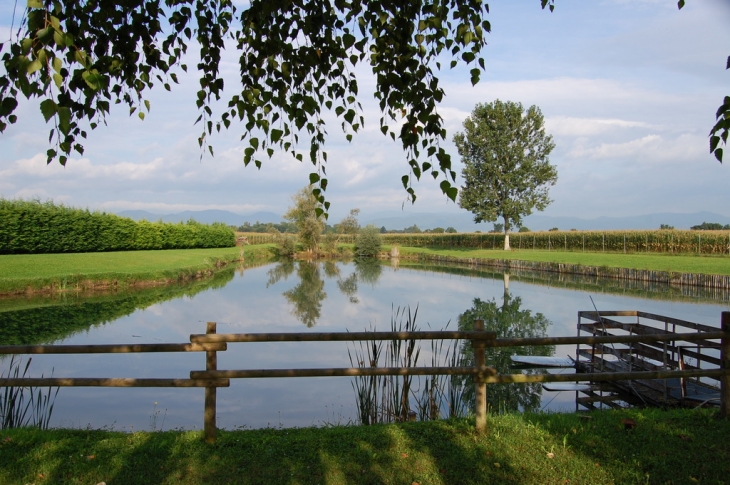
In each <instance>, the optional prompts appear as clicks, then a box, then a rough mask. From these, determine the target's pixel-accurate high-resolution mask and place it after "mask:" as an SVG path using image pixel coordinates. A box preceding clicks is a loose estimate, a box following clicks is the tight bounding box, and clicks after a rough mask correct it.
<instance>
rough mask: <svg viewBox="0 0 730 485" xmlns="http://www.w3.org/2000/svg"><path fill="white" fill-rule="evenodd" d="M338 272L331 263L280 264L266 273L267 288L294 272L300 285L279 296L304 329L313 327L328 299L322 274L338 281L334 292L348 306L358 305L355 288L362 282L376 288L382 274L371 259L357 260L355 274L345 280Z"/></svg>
mask: <svg viewBox="0 0 730 485" xmlns="http://www.w3.org/2000/svg"><path fill="white" fill-rule="evenodd" d="M340 268H341V267H340V266H339V265H338V264H337V263H336V262H334V261H324V262H320V261H292V260H282V261H280V262H279V263H278V264H277V265H276V266H274V267H273V268H271V269H270V270H269V271H268V276H269V280H268V282H267V283H266V287H267V288H268V287H269V286H272V285H275V284H276V283H278V282H279V281H281V280H282V279H283V280H286V279H288V278H289V276H291V275H292V274H293V273H294V272H295V271H296V274H297V277H298V278H299V283H298V284H297V285H296V286H295V287H294V288H292V289H291V290H288V291H285V292H283V293H282V295H283V296H284V298H286V299H287V301H288V302H289V303H291V304H292V306H293V308H292V314H293V315H294V316H296V317H297V319H298V320H299V321H301V322H302V323H303V324H305V325H306V326H307V327H313V326H314V325H316V324H317V320H319V317H320V315H321V311H322V302H323V301H324V299H325V298H327V293H326V292H325V291H324V284H325V282H324V279H323V278H322V273H323V272H324V276H325V277H327V278H330V279H336V280H337V288H338V289H339V290H340V292H341V293H342V294H343V295H345V296H346V297H347V298H348V300H349V301H350V303H352V304H357V303H359V302H360V300H359V299H358V297H357V291H358V284H359V283H360V282H363V283H367V284H369V285H371V286H375V285H376V284H377V282H378V280H379V279H380V275H381V273H382V271H383V269H382V267H381V265H380V261H378V260H372V259H360V260H356V261H355V271H353V272H352V273H351V274H350V275H348V276H346V277H343V275H342V272H341V269H340Z"/></svg>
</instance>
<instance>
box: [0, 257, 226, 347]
mask: <svg viewBox="0 0 730 485" xmlns="http://www.w3.org/2000/svg"><path fill="white" fill-rule="evenodd" d="M234 276H235V268H233V267H231V268H226V269H223V270H221V271H219V272H216V273H215V274H214V275H213V276H212V277H211V278H208V279H204V280H193V281H188V282H186V283H181V284H173V285H167V286H162V287H155V288H145V289H137V290H132V291H124V292H118V293H106V294H103V293H102V294H95V295H91V296H89V295H74V294H68V293H65V294H60V295H52V296H39V297H34V298H13V299H10V298H4V299H2V300H0V345H31V344H42V343H49V342H53V341H56V340H60V339H64V338H67V337H70V336H71V335H74V334H76V333H78V332H83V331H88V330H90V329H92V328H94V327H98V326H100V325H104V324H106V323H109V322H113V321H115V320H118V319H119V318H122V317H125V316H127V315H130V314H132V313H133V312H134V311H136V310H139V309H144V308H149V307H151V306H152V305H155V304H157V303H160V302H164V301H170V300H176V299H179V298H183V297H188V298H190V297H193V296H195V295H197V294H198V293H200V292H202V291H206V290H210V289H217V288H222V287H224V286H226V285H227V284H228V283H229V282H230V281H231V280H232V279H233V277H234Z"/></svg>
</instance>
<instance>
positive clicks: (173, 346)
mask: <svg viewBox="0 0 730 485" xmlns="http://www.w3.org/2000/svg"><path fill="white" fill-rule="evenodd" d="M581 313H587V312H581ZM602 314H603V313H602ZM708 329H710V331H702V332H695V333H681V334H679V333H656V334H645V335H610V336H609V335H599V336H583V337H581V336H575V337H534V338H496V334H495V333H494V332H485V331H484V322H483V321H482V320H476V321H475V322H474V330H473V331H417V332H374V331H373V332H329V333H309V332H308V333H300V332H296V333H248V334H218V333H216V323H215V322H208V323H207V326H206V333H205V334H193V335H191V336H190V342H189V343H179V344H178V343H170V344H133V345H5V346H0V355H3V354H87V353H136V352H205V353H206V365H205V370H202V371H201V370H193V371H191V372H190V378H189V379H159V378H86V377H49V378H2V379H0V387H8V386H16V387H17V386H23V387H31V386H44V387H45V386H53V387H55V386H59V387H81V386H99V387H203V388H205V409H204V420H203V421H204V423H203V430H204V438H205V440H206V441H207V442H211V443H212V442H214V441H215V438H216V432H217V429H216V391H217V388H218V387H228V386H229V385H230V379H239V378H243V379H250V378H279V377H317V376H319V377H322V376H348V377H356V376H373V375H378V376H411V375H471V376H473V377H474V381H475V386H476V389H475V390H476V393H475V408H474V414H475V417H476V424H475V426H476V430H477V431H478V432H485V431H486V428H487V384H495V383H532V382H546V383H547V382H580V381H590V382H599V381H618V380H634V379H666V378H674V377H678V378H688V377H713V378H717V379H718V380H720V382H721V405H720V411H721V413H722V415H723V416H725V417H728V416H730V312H723V313H722V321H721V328H720V329H719V330H718V329H714V328H712V327H708ZM388 340H463V341H471V344H472V346H473V348H474V355H475V358H474V366H472V367H349V368H315V369H239V370H235V369H233V370H221V369H218V359H217V353H218V352H223V351H226V350H227V348H228V343H241V342H247V343H255V342H335V341H339V342H342V341H347V342H352V341H388ZM677 340H681V341H700V340H704V341H711V340H718V341H719V346H720V359H719V362H718V363H719V364H720V365H719V366H718V367H717V368H714V369H708V368H692V369H685V370H664V369H660V370H653V371H643V372H601V373H594V372H578V373H575V374H498V373H497V371H496V370H495V369H494V368H491V367H487V366H486V365H485V357H484V349H485V348H486V347H520V346H536V345H603V344H609V343H646V342H656V341H659V342H670V341H677Z"/></svg>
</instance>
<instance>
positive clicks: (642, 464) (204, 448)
mask: <svg viewBox="0 0 730 485" xmlns="http://www.w3.org/2000/svg"><path fill="white" fill-rule="evenodd" d="M626 420H633V422H634V423H635V427H631V426H627V425H626ZM628 428H631V429H628ZM729 435H730V422H729V421H728V420H724V419H718V418H716V417H714V415H713V414H712V412H710V411H708V410H673V411H662V410H657V409H652V410H624V411H603V412H594V413H592V414H590V415H589V417H582V416H580V415H577V414H508V415H501V416H490V418H489V431H488V432H487V434H485V435H481V436H480V435H477V434H475V433H474V431H473V421H469V420H451V421H431V422H414V423H404V424H395V425H374V426H344V427H325V428H301V429H262V430H242V431H221V432H220V433H219V437H218V441H217V442H216V443H215V444H213V445H206V444H205V443H204V442H203V441H202V437H201V433H200V432H181V431H170V432H137V433H132V434H125V433H121V432H109V431H95V430H60V429H59V430H50V431H38V430H32V429H20V430H7V431H3V432H0V482H2V483H7V484H15V483H17V484H23V483H35V484H43V483H89V484H94V483H101V482H104V483H106V484H107V485H113V484H125V485H128V484H149V483H155V484H172V483H175V484H225V483H236V484H319V483H322V484H329V485H336V484H413V483H418V484H420V485H431V484H432V485H446V484H485V483H500V484H520V485H530V484H540V485H543V484H562V485H565V484H570V485H574V484H592V485H597V484H647V483H648V484H655V483H656V484H691V483H708V484H709V483H712V484H723V483H730V442H728V440H727V437H728V436H729Z"/></svg>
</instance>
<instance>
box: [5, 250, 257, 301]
mask: <svg viewBox="0 0 730 485" xmlns="http://www.w3.org/2000/svg"><path fill="white" fill-rule="evenodd" d="M266 247H267V246H259V249H258V250H255V249H246V254H249V255H250V254H251V252H252V251H258V252H260V253H266V252H268V251H267V250H266ZM239 255H240V248H237V247H233V248H215V249H172V250H167V251H119V252H100V253H63V254H8V255H0V292H3V291H4V292H9V291H17V290H23V289H25V288H28V287H31V288H44V287H48V286H51V285H53V286H55V287H57V288H63V287H72V286H74V285H77V284H79V283H80V282H82V281H87V280H88V281H115V282H117V283H121V284H125V283H129V282H133V281H141V280H160V279H177V278H178V277H180V276H181V275H190V274H195V273H196V272H198V271H205V270H210V269H212V268H215V267H216V264H219V263H220V262H231V261H235V260H237V259H238V258H239Z"/></svg>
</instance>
